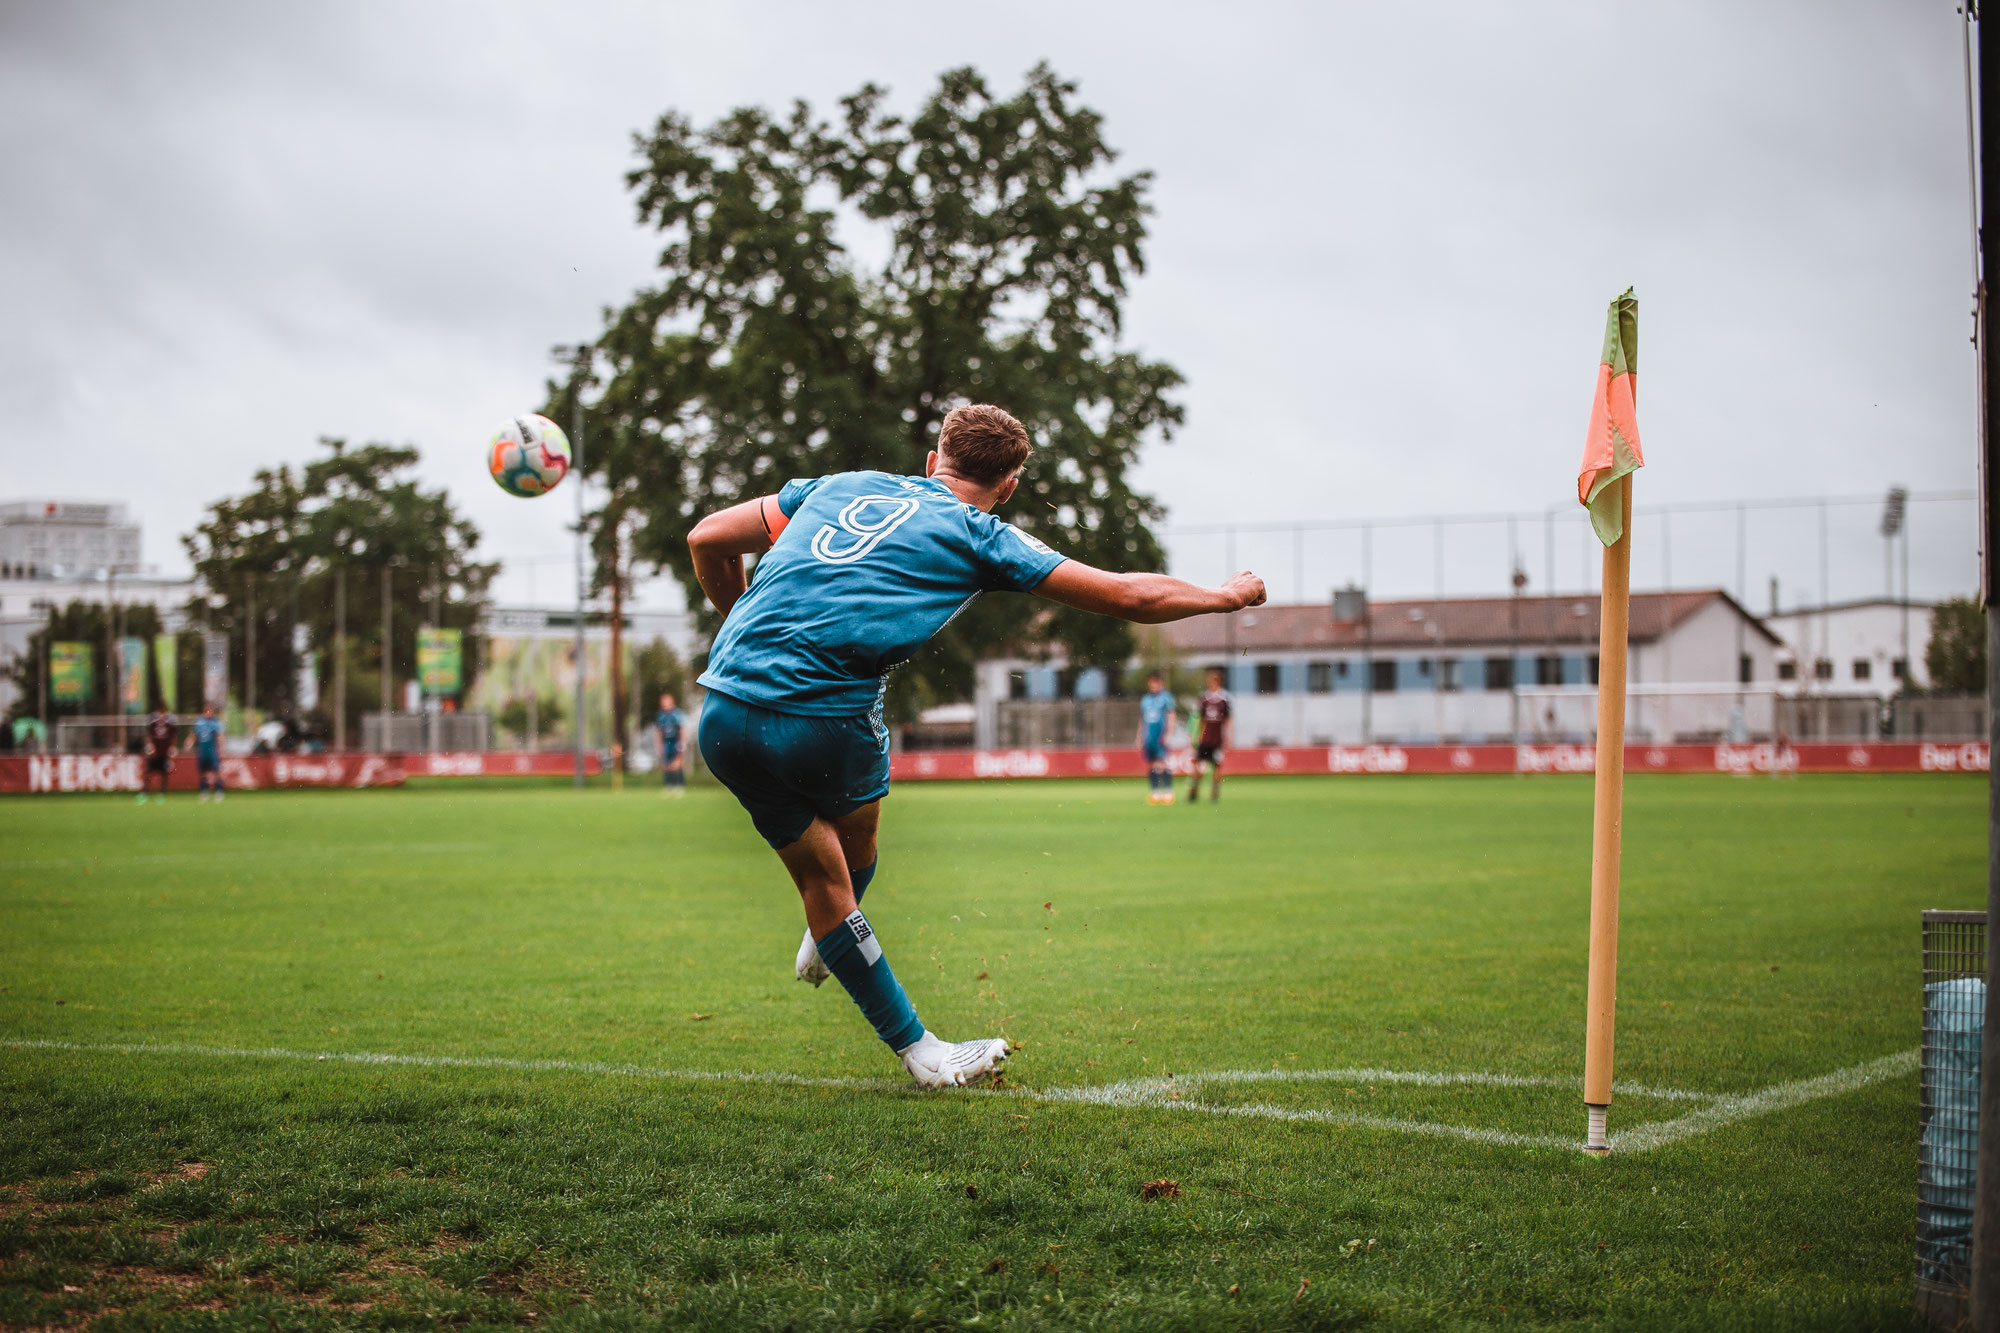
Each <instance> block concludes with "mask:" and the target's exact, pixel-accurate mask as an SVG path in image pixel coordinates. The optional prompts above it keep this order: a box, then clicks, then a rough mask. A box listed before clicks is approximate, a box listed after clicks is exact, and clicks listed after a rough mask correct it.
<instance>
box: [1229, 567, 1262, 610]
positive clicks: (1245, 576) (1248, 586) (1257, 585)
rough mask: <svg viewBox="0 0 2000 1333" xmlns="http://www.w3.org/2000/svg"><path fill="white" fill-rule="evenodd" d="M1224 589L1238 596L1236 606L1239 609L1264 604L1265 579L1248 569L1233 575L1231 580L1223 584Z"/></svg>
mask: <svg viewBox="0 0 2000 1333" xmlns="http://www.w3.org/2000/svg"><path fill="white" fill-rule="evenodd" d="M1222 590H1223V591H1224V592H1226V593H1230V594H1232V595H1233V596H1234V597H1235V598H1236V608H1237V609H1238V610H1239V611H1240V610H1242V609H1243V608H1244V607H1246V606H1262V605H1263V604H1264V580H1262V579H1260V578H1258V577H1257V576H1256V575H1255V574H1252V573H1251V572H1250V571H1249V570H1247V569H1245V570H1239V571H1238V572H1237V573H1235V574H1233V575H1231V576H1230V579H1229V582H1227V583H1225V584H1223V585H1222Z"/></svg>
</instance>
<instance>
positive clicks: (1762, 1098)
mask: <svg viewBox="0 0 2000 1333" xmlns="http://www.w3.org/2000/svg"><path fill="white" fill-rule="evenodd" d="M0 1046H4V1047H6V1048H8V1049H11V1050H43V1051H74V1052H78V1053H80V1054H111V1055H190V1056H202V1057H206V1058H211V1059H247V1060H297V1061H314V1062H318V1061H334V1062H337V1063H341V1064H357V1065H406V1066H412V1067H415V1068H430V1069H498V1070H507V1071H510V1072H514V1073H558V1074H591V1075H599V1076H604V1075H609V1076H613V1077H620V1078H651V1079H683V1080H687V1081H690V1082H710V1083H746V1084H771V1085H776V1086H781V1087H806V1088H850V1089H857V1090H862V1089H875V1090H882V1089H894V1088H902V1087H905V1086H906V1085H905V1084H903V1083H901V1082H900V1081H897V1080H890V1079H859V1078H839V1077H834V1078H824V1077H813V1076H810V1075H805V1074H787V1073H782V1072H778V1071H765V1072H756V1071H745V1070H735V1071H718V1070H702V1069H657V1068H653V1067H650V1066H647V1065H633V1064H618V1063H610V1062H604V1061H595V1060H522V1059H515V1058H511V1057H507V1056H481V1055H402V1054H392V1053H388V1052H381V1051H293V1050H287V1049H284V1048H283V1047H277V1046H265V1047H234V1046H194V1045H179V1044H173V1043H166V1042H73V1041H55V1040H47V1039H36V1038H9V1039H6V1040H4V1041H0ZM1917 1061H1918V1052H1917V1050H1916V1049H1915V1048H1912V1049H1910V1050H1907V1051H1898V1052H1897V1053H1895V1054H1894V1055H1887V1056H1883V1057H1882V1058H1881V1059H1879V1060H1871V1061H1869V1062H1867V1063H1866V1064H1860V1065H1854V1066H1851V1067H1849V1068H1847V1069H1837V1070H1835V1071H1834V1072H1832V1073H1830V1074H1822V1075H1820V1076H1818V1077H1817V1078H1808V1079H1798V1080H1795V1081H1794V1082H1790V1083H1779V1084H1776V1085H1774V1086H1772V1087H1769V1088H1765V1089H1763V1090H1761V1091H1759V1092H1753V1093H1748V1094H1745V1095H1743V1096H1727V1095H1716V1096H1714V1097H1713V1100H1710V1101H1709V1102H1708V1105H1706V1106H1702V1107H1700V1108H1699V1109H1697V1110H1694V1111H1692V1112H1690V1113H1688V1114H1687V1115H1684V1116H1681V1117H1679V1118H1678V1119H1674V1120H1662V1121H1655V1122H1653V1123H1651V1124H1645V1125H1641V1126H1639V1127H1638V1128H1636V1129H1631V1130H1627V1131H1625V1132H1623V1133H1619V1134H1614V1135H1612V1138H1611V1147H1612V1150H1613V1151H1615V1152H1621V1153H1639V1152H1648V1151H1650V1150H1652V1149H1654V1148H1660V1147H1665V1146H1666V1145H1668V1144H1672V1143H1679V1142H1682V1141H1683V1140H1686V1139H1690V1138H1693V1137H1695V1136H1697V1135H1700V1134H1706V1133H1708V1132H1709V1131H1711V1130H1715V1129H1720V1128H1722V1127H1723V1126H1725V1125H1730V1124H1734V1123H1736V1122H1737V1121H1740V1120H1748V1119H1751V1118H1753V1117H1755V1116H1761V1115H1768V1114H1770V1113H1771V1112H1773V1111H1780V1110H1786V1109H1789V1108H1791V1107H1794V1106H1800V1105H1803V1104H1804V1103H1806V1102H1810V1101H1817V1100H1819V1099H1821V1098H1824V1097H1836V1096H1839V1095H1841V1094H1842V1093H1847V1092H1852V1091H1854V1090H1855V1089H1857V1088H1862V1087H1866V1086H1867V1085H1868V1084H1870V1083H1878V1082H1880V1081H1882V1080H1883V1079H1889V1078H1896V1077H1899V1076H1901V1075H1904V1074H1909V1073H1913V1072H1915V1070H1916V1068H1917ZM1273 1081H1277V1082H1301V1083H1303V1082H1358V1083H1367V1082H1375V1083H1402V1084H1415V1085H1419V1086H1425V1087H1451V1086H1464V1087H1503V1088H1517V1087H1531V1088H1545V1087H1566V1086H1569V1084H1570V1082H1571V1080H1568V1079H1556V1078H1548V1077H1538V1076H1534V1075H1525V1074H1489V1073H1477V1072H1474V1073H1456V1074H1454V1073H1433V1072H1429V1071H1425V1070H1399V1069H1321V1070H1303V1069H1302V1070H1216V1071H1213V1072H1209V1073H1200V1074H1182V1075H1177V1076H1175V1077H1174V1078H1172V1079H1165V1078H1159V1079H1137V1080H1128V1081H1125V1082H1119V1083H1105V1084H1100V1085H1096V1086H1091V1087H1080V1088H1043V1089H1017V1090H1015V1095H1017V1096H1022V1097H1026V1098H1029V1099H1031V1100H1035V1101H1045V1102H1065V1103H1070V1104H1074V1105H1084V1106H1104V1107H1123V1108H1132V1109H1146V1110H1165V1111H1197V1112H1203V1113H1206V1114H1209V1115H1231V1116H1248V1117H1251V1118H1254V1119H1262V1120H1285V1121H1296V1122H1302V1123H1309V1124H1326V1125H1343V1126H1350V1127H1353V1128H1356V1129H1379V1130H1391V1131H1394V1132H1396V1133H1399V1134H1419V1135H1425V1136H1429V1137H1433V1138H1450V1139H1461V1140H1464V1141H1466V1142H1470V1143H1491V1144H1498V1145H1501V1146H1503V1147H1517V1148H1574V1147H1577V1146H1579V1144H1580V1136H1579V1137H1568V1136H1563V1135H1555V1134H1517V1133H1513V1132H1510V1131H1507V1130H1498V1129H1484V1128H1481V1127H1479V1126H1476V1125H1449V1124H1443V1123H1440V1122H1437V1121H1429V1120H1396V1119H1392V1118H1390V1117H1386V1116H1371V1115H1357V1114H1353V1113H1350V1112H1339V1111H1321V1110H1314V1109H1311V1108H1299V1107H1281V1106H1256V1105H1253V1106H1218V1105H1216V1104H1215V1103H1213V1102H1204V1101H1200V1100H1197V1099H1190V1098H1183V1097H1182V1096H1181V1095H1180V1094H1181V1093H1183V1092H1185V1091H1189V1090H1192V1089H1194V1088H1197V1087H1199V1086H1201V1085H1202V1084H1205V1083H1257V1082H1273ZM1619 1091H1621V1092H1623V1093H1625V1094H1626V1095H1627V1096H1648V1097H1667V1098H1679V1099H1684V1100H1685V1099H1695V1100H1706V1099H1708V1098H1709V1097H1710V1094H1706V1093H1695V1092H1677V1091H1656V1090H1648V1089H1642V1088H1638V1087H1626V1088H1621V1089H1619Z"/></svg>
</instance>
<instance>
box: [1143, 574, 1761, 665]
mask: <svg viewBox="0 0 2000 1333" xmlns="http://www.w3.org/2000/svg"><path fill="white" fill-rule="evenodd" d="M1718 600H1720V601H1722V602H1724V603H1725V604H1727V605H1728V606H1729V607H1730V608H1731V609H1732V610H1734V611H1735V612H1736V614H1738V615H1740V616H1742V617H1743V618H1744V619H1745V620H1747V621H1748V622H1749V623H1750V625H1751V626H1752V627H1753V628H1754V629H1755V630H1756V631H1757V632H1758V633H1759V634H1762V635H1763V636H1764V637H1765V638H1767V639H1770V640H1771V641H1772V642H1773V643H1775V642H1777V639H1776V637H1775V636H1773V635H1772V634H1771V632H1770V630H1768V629H1766V628H1765V627H1764V625H1763V622H1761V621H1759V620H1758V619H1757V618H1756V617H1755V616H1753V615H1750V614H1749V613H1748V612H1746V611H1744V610H1743V609H1742V608H1741V607H1739V606H1737V604H1736V601H1735V599H1734V598H1732V597H1730V596H1729V594H1728V593H1726V592H1723V591H1722V590H1721V589H1719V588H1705V589H1698V590H1695V591H1690V592H1672V593H1665V592H1635V593H1633V594H1632V630H1631V637H1632V642H1634V643H1647V642H1650V641H1652V640H1654V639H1657V638H1659V637H1660V636H1661V635H1662V634H1664V633H1666V631H1667V630H1669V629H1671V628H1672V627H1674V626H1676V625H1678V624H1680V623H1681V622H1682V621H1684V620H1686V619H1687V618H1688V617H1690V616H1692V615H1694V614H1695V613H1696V612H1697V611H1700V610H1702V609H1703V608H1704V607H1706V606H1708V605H1709V604H1710V603H1711V602H1715V601H1718ZM1368 610H1369V614H1368V619H1369V621H1370V622H1371V624H1372V628H1373V630H1374V646H1375V647H1376V648H1377V649H1384V648H1436V647H1442V646H1446V645H1449V646H1453V647H1507V646H1508V645H1510V644H1519V645H1520V647H1521V648H1522V649H1523V650H1524V651H1532V650H1533V649H1534V648H1535V647H1536V645H1538V644H1548V643H1550V642H1554V643H1556V644H1559V645H1570V646H1577V645H1589V646H1591V647H1595V646H1596V644H1597V622H1598V610H1599V604H1598V600H1597V597H1596V595H1595V594H1590V595H1582V594H1578V595H1574V596H1569V597H1520V598H1515V597H1447V598H1443V599H1441V600H1436V601H1433V600H1429V599H1424V600H1419V601H1399V602H1376V603H1374V604H1373V605H1371V606H1370V607H1369V609H1368ZM1231 621H1233V622H1234V624H1233V625H1232V624H1231V623H1230V622H1231ZM1162 628H1163V629H1164V630H1165V631H1166V634H1167V638H1168V640H1169V641H1170V642H1171V643H1172V644H1173V645H1174V646H1175V647H1176V648H1178V649H1179V650H1180V651H1182V652H1191V653H1201V652H1221V651H1223V650H1225V649H1234V650H1238V651H1241V650H1243V649H1253V650H1254V649H1266V650H1279V649H1300V648H1331V649H1355V650H1359V649H1361V648H1363V647H1365V646H1366V645H1367V643H1368V635H1367V633H1366V632H1365V630H1364V627H1363V625H1362V623H1361V622H1360V621H1358V620H1356V621H1350V622H1341V621H1336V620H1335V619H1334V618H1333V608H1332V606H1331V605H1329V604H1328V603H1326V602H1314V603H1311V604H1308V605H1303V606H1301V605H1289V606H1260V607H1257V608H1255V609H1254V610H1250V611H1239V612H1237V613H1236V614H1235V615H1234V616H1219V615H1218V616H1196V617H1195V618H1194V619H1192V620H1183V621H1179V622H1177V623H1174V624H1170V625H1165V626H1162Z"/></svg>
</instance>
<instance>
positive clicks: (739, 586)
mask: <svg viewBox="0 0 2000 1333" xmlns="http://www.w3.org/2000/svg"><path fill="white" fill-rule="evenodd" d="M785 522H786V519H785V515H784V513H783V512H782V511H781V510H780V509H779V508H778V497H777V496H775V495H760V496H758V497H757V498H756V499H754V500H745V501H744V502H743V503H742V504H735V505H731V506H729V508H727V509H718V510H717V511H716V512H714V513H713V514H710V515H709V516H708V517H707V518H704V519H703V520H702V521H701V522H699V523H697V524H695V525H694V531H693V532H690V533H689V534H688V551H689V553H690V554H691V555H693V556H694V577H695V581H696V582H697V583H699V584H701V590H702V592H703V593H704V594H706V595H707V597H708V600H709V601H710V602H711V603H713V604H714V606H715V609H716V610H718V611H720V612H722V614H723V615H725V616H727V615H728V614H729V608H730V607H732V606H734V605H736V601H737V599H738V598H740V597H741V596H743V594H744V592H745V591H746V590H747V589H748V588H749V586H750V581H749V579H748V578H746V577H745V576H744V573H743V557H744V556H746V555H761V554H763V553H764V552H765V551H768V550H770V549H771V543H772V542H774V541H776V540H777V539H778V534H779V533H780V532H783V531H784V530H785Z"/></svg>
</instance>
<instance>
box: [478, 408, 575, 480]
mask: <svg viewBox="0 0 2000 1333" xmlns="http://www.w3.org/2000/svg"><path fill="white" fill-rule="evenodd" d="M486 467H487V470H488V471H490V472H492V474H493V480H494V481H495V482H496V483H498V484H499V487H500V489H501V490H503V491H505V492H507V494H509V495H518V496H520V497H522V498H523V499H527V498H529V497H531V496H536V495H547V494H548V493H549V492H550V491H552V490H554V489H555V488H556V483H558V482H560V481H561V480H562V479H563V478H564V477H566V476H568V475H569V436H567V435H565V434H563V430H562V427H561V426H558V425H557V424H556V423H555V422H553V421H550V420H549V419H548V418H547V417H543V416H536V415H535V414H534V413H532V412H531V413H529V414H528V415H527V416H524V417H515V418H514V419H513V420H512V421H509V422H508V423H507V424H506V425H504V426H502V427H501V428H500V429H499V430H496V431H494V432H493V442H492V443H491V444H490V445H488V446H487V449H486Z"/></svg>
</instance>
